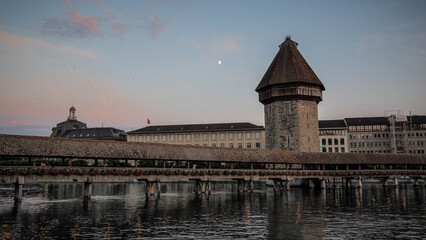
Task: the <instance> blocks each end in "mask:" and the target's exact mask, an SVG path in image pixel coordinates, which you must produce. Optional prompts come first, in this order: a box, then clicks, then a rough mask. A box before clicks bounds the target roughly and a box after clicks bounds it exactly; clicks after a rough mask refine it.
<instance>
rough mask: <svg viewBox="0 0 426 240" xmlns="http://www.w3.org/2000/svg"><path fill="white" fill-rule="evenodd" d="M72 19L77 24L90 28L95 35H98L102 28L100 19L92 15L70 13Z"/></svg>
mask: <svg viewBox="0 0 426 240" xmlns="http://www.w3.org/2000/svg"><path fill="white" fill-rule="evenodd" d="M69 15H70V16H71V19H72V21H73V23H74V24H75V25H76V26H80V27H82V28H85V29H87V30H89V32H90V33H92V34H93V35H98V34H100V33H101V30H100V29H99V28H98V21H97V20H96V19H95V18H94V17H93V16H92V17H83V16H80V14H78V13H70V14H69Z"/></svg>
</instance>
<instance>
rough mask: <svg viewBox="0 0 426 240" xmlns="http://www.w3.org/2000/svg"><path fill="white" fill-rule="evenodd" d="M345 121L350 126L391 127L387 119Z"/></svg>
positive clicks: (364, 118) (367, 118)
mask: <svg viewBox="0 0 426 240" xmlns="http://www.w3.org/2000/svg"><path fill="white" fill-rule="evenodd" d="M345 121H346V124H347V125H348V126H364V125H389V121H388V118H387V117H359V118H345Z"/></svg>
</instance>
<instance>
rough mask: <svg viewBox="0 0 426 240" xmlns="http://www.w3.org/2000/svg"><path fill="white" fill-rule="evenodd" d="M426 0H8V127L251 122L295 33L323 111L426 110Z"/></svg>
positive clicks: (0, 10) (1, 50)
mask: <svg viewBox="0 0 426 240" xmlns="http://www.w3.org/2000/svg"><path fill="white" fill-rule="evenodd" d="M425 13H426V1H423V0H419V1H415V0H408V1H392V0H385V1H375V0H372V1H363V0H361V1H344V0H343V1H335V0H332V1H327V0H324V1H250V0H214V1H191V0H181V1H168V0H157V1H136V0H129V1H106V0H78V1H77V0H68V1H67V0H60V1H44V0H43V1H32V0H20V1H13V0H0V134H20V135H37V136H49V135H50V133H51V129H52V127H54V126H56V124H57V123H59V122H62V121H65V120H66V117H67V116H68V110H69V108H70V107H71V106H74V107H75V108H76V110H77V111H76V115H77V118H78V120H80V121H82V122H85V123H87V125H88V127H101V126H104V127H116V128H119V129H122V130H125V131H130V130H134V129H139V128H142V127H145V126H146V124H147V119H150V122H151V124H152V125H164V124H193V123H221V122H251V123H254V124H257V125H264V115H263V105H262V104H261V103H260V102H259V101H258V94H257V93H256V92H255V88H256V86H257V84H258V83H259V82H260V80H261V79H262V77H263V75H264V74H265V72H266V70H267V68H268V66H269V65H270V63H271V62H272V60H273V58H274V56H275V54H276V53H277V52H278V50H279V48H278V46H279V45H280V44H281V43H282V42H283V41H284V40H285V36H286V35H290V36H291V38H292V40H293V41H296V42H297V43H298V44H299V45H298V49H299V51H300V52H301V54H302V55H303V56H304V58H305V59H306V61H307V62H308V63H309V65H310V66H311V68H312V69H313V70H314V72H315V73H316V74H317V76H318V77H319V79H320V80H321V81H322V82H323V84H324V86H325V88H326V90H325V91H324V92H323V101H322V102H320V103H319V106H318V109H319V110H318V111H319V113H318V114H319V119H320V120H326V119H342V118H345V117H368V116H385V113H386V111H388V110H400V111H402V113H403V114H409V113H410V112H411V114H413V115H425V114H426V93H425V91H426V14H425Z"/></svg>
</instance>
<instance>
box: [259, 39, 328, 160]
mask: <svg viewBox="0 0 426 240" xmlns="http://www.w3.org/2000/svg"><path fill="white" fill-rule="evenodd" d="M297 45H298V44H297V43H296V42H294V41H292V40H291V39H290V37H286V40H285V41H284V42H283V43H282V44H281V45H280V49H279V51H278V53H277V55H276V56H275V58H274V60H273V61H272V63H271V65H270V66H269V68H268V70H267V71H266V73H265V75H264V76H263V78H262V80H261V81H260V83H259V85H258V86H257V88H256V92H258V93H259V101H260V102H261V103H262V104H263V105H264V112H265V132H266V133H265V134H266V148H267V149H280V150H289V151H303V152H317V151H318V146H319V144H320V143H319V138H318V135H319V130H318V108H317V105H318V103H319V102H320V101H322V91H323V90H325V88H324V85H323V84H322V82H321V81H320V80H319V78H318V77H317V76H316V74H315V73H314V71H313V70H312V69H311V67H310V66H309V65H308V63H307V62H306V60H305V59H304V58H303V56H302V54H300V52H299V50H298V49H297Z"/></svg>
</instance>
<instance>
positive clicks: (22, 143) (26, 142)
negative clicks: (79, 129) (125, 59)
mask: <svg viewBox="0 0 426 240" xmlns="http://www.w3.org/2000/svg"><path fill="white" fill-rule="evenodd" d="M0 156H22V157H28V156H33V157H70V158H89V159H137V160H144V159H156V160H183V161H185V160H190V161H220V162H255V163H256V162H259V163H302V164H426V158H425V157H422V156H415V155H406V154H372V153H369V154H362V153H308V152H290V151H282V150H266V149H237V148H212V147H195V146H183V145H166V144H151V143H137V142H117V141H107V140H91V139H70V138H53V137H34V136H18V135H3V134H0Z"/></svg>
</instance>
